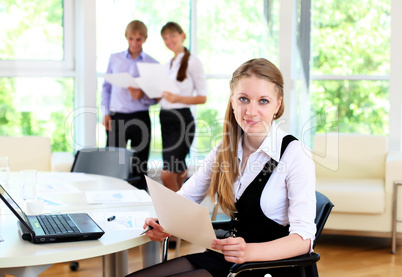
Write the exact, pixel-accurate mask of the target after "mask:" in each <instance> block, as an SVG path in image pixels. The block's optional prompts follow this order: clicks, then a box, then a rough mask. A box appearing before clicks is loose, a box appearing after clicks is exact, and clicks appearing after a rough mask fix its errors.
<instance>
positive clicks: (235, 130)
mask: <svg viewBox="0 0 402 277" xmlns="http://www.w3.org/2000/svg"><path fill="white" fill-rule="evenodd" d="M251 76H256V77H258V78H261V79H264V80H268V81H269V82H272V83H274V84H275V87H276V88H277V91H278V98H280V97H282V103H281V106H280V108H279V110H278V112H277V113H276V115H275V119H278V118H279V117H281V116H282V115H283V112H284V108H285V107H284V104H283V77H282V74H281V72H280V71H279V69H278V68H277V67H276V66H275V65H274V64H273V63H271V62H270V61H268V60H266V59H263V58H260V59H252V60H249V61H247V62H245V63H243V64H242V65H241V66H240V67H239V68H237V69H236V71H235V72H234V73H233V75H232V79H231V80H230V83H229V84H230V91H231V93H230V98H231V97H232V95H233V91H234V89H235V88H236V87H237V85H238V83H239V81H240V80H241V79H242V78H249V77H251ZM230 98H229V101H228V105H227V108H226V113H225V120H224V124H223V134H222V145H221V147H220V148H219V149H218V153H217V156H216V162H215V164H214V166H213V173H212V179H211V185H210V187H209V195H210V196H211V198H212V200H213V202H214V201H215V197H216V198H217V203H218V204H219V206H220V207H221V209H222V210H223V211H224V212H225V213H226V214H228V215H230V216H232V215H233V213H234V212H235V210H236V207H235V199H234V192H233V184H234V182H235V180H236V178H237V176H238V175H239V161H238V159H237V150H238V144H239V141H240V138H241V136H242V134H243V130H242V129H241V127H240V125H239V124H238V123H237V121H236V118H235V116H234V113H233V107H232V103H231V101H230Z"/></svg>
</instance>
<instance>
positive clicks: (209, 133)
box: [191, 79, 230, 159]
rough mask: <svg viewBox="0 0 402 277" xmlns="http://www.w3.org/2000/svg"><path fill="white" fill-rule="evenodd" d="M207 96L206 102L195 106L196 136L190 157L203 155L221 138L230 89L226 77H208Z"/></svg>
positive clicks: (196, 157) (201, 156)
mask: <svg viewBox="0 0 402 277" xmlns="http://www.w3.org/2000/svg"><path fill="white" fill-rule="evenodd" d="M207 85H208V92H209V97H208V98H207V103H205V104H204V105H198V106H197V118H196V121H197V124H196V126H197V127H196V138H195V141H194V143H193V146H192V148H191V157H192V158H195V159H198V158H203V157H205V156H206V155H207V154H208V153H209V151H211V150H212V148H213V147H214V146H216V144H217V143H218V142H219V141H220V140H221V139H222V126H223V119H224V118H225V112H226V107H227V104H228V100H229V96H230V89H229V80H228V79H208V81H207Z"/></svg>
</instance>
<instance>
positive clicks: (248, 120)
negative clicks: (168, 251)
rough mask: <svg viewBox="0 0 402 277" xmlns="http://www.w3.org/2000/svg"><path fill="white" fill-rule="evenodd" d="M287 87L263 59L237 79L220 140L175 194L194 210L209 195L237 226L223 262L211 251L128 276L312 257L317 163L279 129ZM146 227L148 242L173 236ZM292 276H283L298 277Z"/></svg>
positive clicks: (218, 271)
mask: <svg viewBox="0 0 402 277" xmlns="http://www.w3.org/2000/svg"><path fill="white" fill-rule="evenodd" d="M283 85H284V84H283V78H282V75H281V73H280V71H279V70H278V69H277V68H276V66H275V65H273V64H272V63H271V62H269V61H267V60H266V59H253V60H250V61H248V62H246V63H244V64H243V65H241V66H240V67H239V68H238V69H237V70H236V71H235V72H234V73H233V76H232V79H231V81H230V89H231V95H230V99H229V102H228V106H227V110H226V115H225V124H224V127H223V139H222V141H221V142H220V143H218V145H217V146H216V147H215V149H213V150H212V151H211V152H210V153H209V155H208V156H207V157H206V159H205V161H204V164H203V167H202V168H200V169H199V170H198V171H197V172H196V174H194V175H193V176H192V177H191V178H190V179H189V180H188V181H187V182H186V183H185V184H184V185H183V187H182V188H181V190H180V191H179V192H178V193H179V194H181V195H182V196H184V197H186V198H188V199H191V200H193V201H195V202H197V203H200V202H201V201H202V200H203V198H204V197H205V195H206V194H207V193H208V192H209V194H210V195H211V197H212V198H214V197H215V195H217V200H218V203H219V205H220V207H221V208H222V209H223V211H225V212H226V213H227V214H228V215H230V216H231V217H232V223H233V228H232V230H231V233H232V235H233V237H228V238H225V239H217V240H215V241H214V242H213V244H212V248H213V249H217V250H222V253H223V254H221V253H217V252H215V251H210V250H207V251H205V252H204V253H198V254H191V255H187V256H184V257H180V258H176V259H173V260H170V261H168V262H165V263H162V264H159V265H155V266H152V267H149V268H146V269H143V270H141V271H138V272H136V273H133V274H132V275H130V276H227V274H228V272H229V269H230V267H231V266H232V265H233V263H244V262H250V261H267V260H278V259H284V258H289V257H293V256H298V255H302V254H306V253H309V252H311V251H312V242H313V240H314V238H315V237H314V236H315V229H316V227H315V224H314V219H315V206H316V205H315V169H314V163H313V160H312V159H311V157H310V156H309V155H308V154H307V153H305V151H303V147H302V145H301V143H300V142H299V141H298V140H296V139H295V138H294V137H293V136H291V135H289V134H287V133H286V132H284V131H282V130H281V129H280V128H279V127H278V125H277V124H276V123H275V121H274V120H275V119H278V118H280V117H281V115H282V114H283V111H284V104H283V97H284V95H283ZM147 225H148V226H152V227H153V230H151V231H149V232H147V235H148V237H149V238H150V239H152V240H154V241H161V240H163V239H164V238H165V237H166V236H169V234H166V233H164V232H163V226H160V225H158V224H157V223H156V219H155V218H148V219H146V221H145V225H144V227H146V226H147ZM281 270H283V269H281ZM294 270H297V269H289V272H286V273H284V272H283V271H281V273H280V275H278V276H295V275H296V273H295V272H294ZM274 273H275V270H273V271H272V273H271V274H272V275H273V276H276V275H274ZM246 276H247V275H246Z"/></svg>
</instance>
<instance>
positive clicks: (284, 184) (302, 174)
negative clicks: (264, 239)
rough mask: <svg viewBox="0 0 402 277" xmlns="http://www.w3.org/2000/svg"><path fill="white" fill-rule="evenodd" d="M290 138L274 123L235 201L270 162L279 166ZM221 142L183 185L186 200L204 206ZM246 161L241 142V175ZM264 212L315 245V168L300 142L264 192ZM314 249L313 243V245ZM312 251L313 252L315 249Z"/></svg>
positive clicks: (239, 182) (251, 159)
mask: <svg viewBox="0 0 402 277" xmlns="http://www.w3.org/2000/svg"><path fill="white" fill-rule="evenodd" d="M286 135H287V133H285V132H284V131H282V130H281V129H279V128H278V126H277V124H276V123H275V122H273V124H272V126H271V130H270V132H269V134H268V135H267V136H266V138H265V140H264V141H263V143H262V144H261V146H260V147H259V148H258V149H257V150H256V151H255V152H254V153H252V154H251V155H250V156H249V158H248V161H247V164H246V168H245V170H244V172H243V174H240V175H239V176H238V177H237V179H236V181H235V183H234V184H233V187H234V197H235V199H236V201H237V200H238V199H239V198H240V197H241V195H242V194H243V192H244V190H245V189H246V188H247V186H248V185H249V184H250V183H251V182H252V181H253V180H254V179H255V177H256V176H257V175H258V174H259V173H260V172H261V170H262V169H263V167H264V165H265V164H266V163H267V162H268V161H269V159H270V158H272V159H274V160H275V161H277V162H279V157H280V151H281V145H282V139H283V138H284V137H285V136H286ZM220 145H221V142H219V144H218V145H217V146H216V147H215V148H214V149H213V150H212V151H211V152H210V153H209V154H208V156H207V157H206V158H205V160H204V162H203V165H202V167H200V168H199V169H198V170H197V172H196V173H195V174H194V175H193V176H192V177H191V178H190V179H189V180H188V181H187V182H186V183H185V184H184V185H183V187H182V188H181V190H180V191H179V192H178V193H179V194H181V195H183V196H184V197H186V198H188V199H190V200H192V201H194V202H197V203H201V201H202V200H203V199H204V196H205V193H206V191H207V190H208V188H209V185H210V181H211V177H212V165H213V163H215V161H216V155H217V151H218V148H219V147H220ZM242 157H243V148H242V142H241V141H240V142H239V147H238V159H239V172H241V171H240V166H241V162H242ZM260 205H261V209H262V211H263V212H264V214H265V216H267V217H268V218H270V219H271V220H274V221H275V222H277V223H278V224H281V225H283V226H286V225H288V224H289V225H290V228H289V231H290V234H293V233H296V234H298V235H300V236H301V237H302V238H303V239H311V242H313V241H314V238H315V232H316V226H315V223H314V219H315V211H316V199H315V165H314V162H313V159H312V157H311V152H310V150H309V149H307V147H306V146H304V145H303V144H302V143H300V141H293V142H291V143H290V144H289V145H288V147H287V149H286V151H285V153H284V154H283V156H282V158H281V160H280V162H279V164H278V166H277V167H276V169H275V170H274V172H273V173H272V175H271V177H270V178H269V180H268V182H267V184H266V185H265V188H264V190H263V192H262V196H261V200H260ZM311 247H312V243H311ZM311 250H312V248H311Z"/></svg>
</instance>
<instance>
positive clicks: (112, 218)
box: [107, 215, 116, 221]
mask: <svg viewBox="0 0 402 277" xmlns="http://www.w3.org/2000/svg"><path fill="white" fill-rule="evenodd" d="M115 219H116V216H114V215H112V216H111V217H109V218H108V219H107V221H112V220H115Z"/></svg>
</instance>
